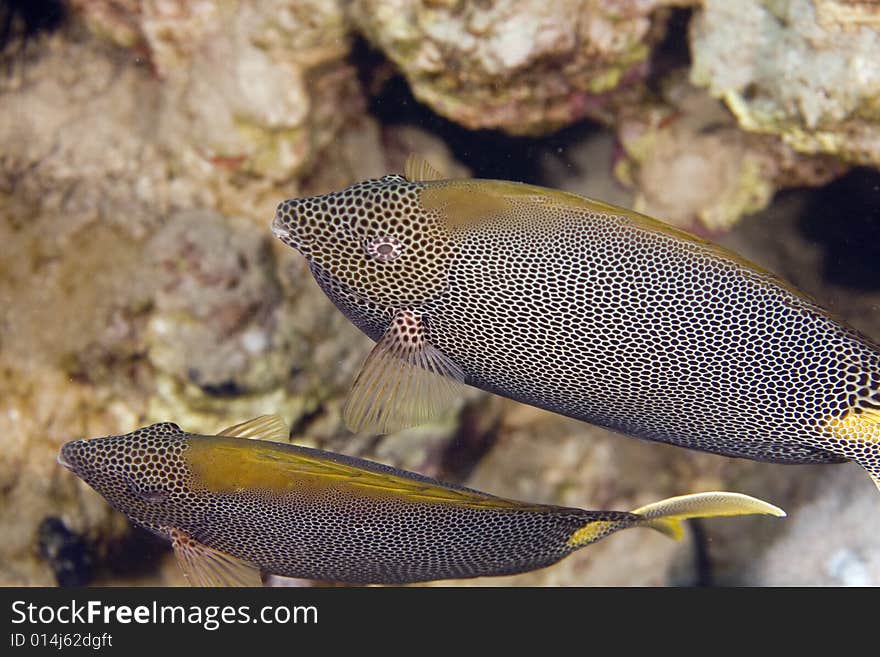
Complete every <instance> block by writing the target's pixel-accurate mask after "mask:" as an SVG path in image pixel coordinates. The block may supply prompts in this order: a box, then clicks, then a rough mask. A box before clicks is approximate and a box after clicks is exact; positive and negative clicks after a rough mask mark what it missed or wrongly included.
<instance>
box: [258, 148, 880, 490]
mask: <svg viewBox="0 0 880 657" xmlns="http://www.w3.org/2000/svg"><path fill="white" fill-rule="evenodd" d="M272 229H273V231H274V233H275V235H276V236H277V237H279V238H280V239H281V240H282V241H283V242H284V243H285V244H288V245H289V246H291V247H293V248H295V249H297V250H298V251H300V252H301V253H302V254H303V255H304V256H305V257H306V259H307V260H308V263H309V266H310V268H311V271H312V274H313V275H314V277H315V279H316V280H317V282H318V284H319V285H320V286H321V287H322V288H323V290H324V292H325V293H326V294H327V296H328V297H329V298H330V299H331V301H333V303H334V304H335V305H336V306H337V307H338V308H339V309H340V310H341V311H342V312H343V313H344V314H345V315H346V316H347V317H348V318H349V319H350V320H351V321H352V322H353V323H354V324H355V325H356V326H357V327H359V328H360V329H361V330H362V331H364V332H365V333H366V334H367V335H368V336H369V337H371V338H372V339H373V340H375V341H376V343H377V344H376V346H375V347H374V349H373V350H372V352H371V353H370V355H369V356H368V357H367V360H366V362H365V364H364V367H363V368H362V370H361V371H360V373H359V375H358V377H357V379H356V380H355V382H354V385H353V388H352V391H351V394H350V396H349V399H348V402H347V404H346V408H345V420H346V422H347V424H348V426H349V427H350V428H352V429H353V430H355V431H371V432H376V433H384V432H389V431H393V430H396V429H399V428H402V427H406V426H411V425H414V424H419V423H421V422H424V421H426V420H428V419H429V418H431V417H433V416H434V415H436V414H437V413H438V412H440V411H441V410H443V409H444V408H446V407H447V406H448V405H449V403H450V400H452V399H454V397H455V395H456V394H457V389H458V388H459V387H460V385H461V384H462V383H465V384H469V385H472V386H476V387H478V388H482V389H483V390H487V391H490V392H493V393H496V394H499V395H503V396H505V397H509V398H511V399H514V400H517V401H520V402H524V403H526V404H531V405H533V406H537V407H540V408H544V409H548V410H551V411H555V412H557V413H560V414H562V415H566V416H570V417H574V418H578V419H581V420H585V421H587V422H591V423H593V424H597V425H600V426H603V427H607V428H609V429H612V430H614V431H618V432H622V433H625V434H629V435H632V436H637V437H639V438H643V439H648V440H654V441H659V442H664V443H672V444H674V445H679V446H682V447H688V448H691V449H697V450H703V451H707V452H714V453H717V454H724V455H727V456H734V457H745V458H750V459H756V460H764V461H773V462H778V463H834V462H840V461H847V460H854V461H857V462H858V463H859V464H861V465H862V466H863V467H864V468H865V469H866V470H867V471H868V473H869V474H870V475H871V477H872V478H873V480H874V482H875V484H877V486H878V488H880V347H878V346H877V344H875V343H874V342H872V341H871V340H869V339H868V338H866V337H865V336H863V335H861V334H859V333H857V332H856V331H855V330H854V329H852V328H849V327H848V326H846V325H844V324H843V323H841V322H840V321H838V320H837V319H835V318H834V317H832V316H831V315H830V314H829V313H828V312H826V311H825V310H823V309H822V308H821V307H819V306H818V305H816V304H815V303H814V302H813V301H811V300H810V299H809V298H807V297H806V296H804V295H803V294H801V293H800V292H798V291H797V290H795V289H794V288H793V287H792V286H791V285H789V284H787V283H786V282H784V281H783V280H781V279H779V278H778V277H776V276H775V275H773V274H772V273H770V272H768V271H765V270H763V269H761V268H760V267H758V266H756V265H753V264H751V263H749V262H747V261H746V260H744V259H743V258H741V257H740V256H738V255H736V254H734V253H732V252H730V251H728V250H726V249H723V248H721V247H720V246H717V245H715V244H712V243H710V242H706V241H704V240H701V239H699V238H697V237H695V236H693V235H690V234H688V233H685V232H683V231H680V230H678V229H676V228H673V227H671V226H669V225H667V224H665V223H662V222H660V221H657V220H655V219H651V218H650V217H647V216H644V215H641V214H638V213H636V212H633V211H631V210H626V209H623V208H619V207H615V206H612V205H608V204H606V203H602V202H600V201H595V200H591V199H588V198H583V197H580V196H576V195H574V194H569V193H565V192H560V191H555V190H552V189H546V188H543V187H536V186H532V185H525V184H519V183H514V182H505V181H498V180H444V179H442V176H440V175H439V174H438V173H437V172H436V171H435V170H434V169H433V168H432V167H431V166H430V165H429V164H427V163H426V162H424V161H422V160H419V159H417V158H411V159H410V160H409V161H408V162H407V167H406V173H405V175H404V176H400V175H388V176H384V177H382V178H379V179H376V180H368V181H365V182H361V183H358V184H355V185H352V186H351V187H348V188H347V189H345V190H343V191H341V192H335V193H331V194H325V195H322V196H315V197H311V198H302V199H294V200H287V201H284V202H282V203H281V204H280V205H279V206H278V210H277V213H276V216H275V219H274V222H273V224H272Z"/></svg>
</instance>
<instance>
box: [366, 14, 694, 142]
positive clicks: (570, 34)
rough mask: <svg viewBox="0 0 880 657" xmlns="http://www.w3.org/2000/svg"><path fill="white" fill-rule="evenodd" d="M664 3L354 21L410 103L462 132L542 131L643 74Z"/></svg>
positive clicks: (590, 109) (596, 105) (582, 113)
mask: <svg viewBox="0 0 880 657" xmlns="http://www.w3.org/2000/svg"><path fill="white" fill-rule="evenodd" d="M669 4H683V3H681V2H678V3H672V2H664V1H663V0H656V1H655V0H648V1H642V2H636V1H631V0H623V1H620V2H610V1H608V0H569V1H566V2H545V1H544V0H527V1H524V2H512V1H510V0H503V1H499V2H490V3H470V2H465V3H462V2H436V1H432V0H422V1H419V2H410V1H409V0H355V2H353V3H352V4H351V15H352V18H353V20H354V21H355V23H356V24H357V25H358V27H359V28H360V29H361V30H362V31H363V32H364V34H365V35H366V36H367V38H368V39H369V40H370V41H371V42H372V43H373V44H374V45H375V46H376V47H378V48H379V49H381V50H382V51H383V52H384V53H385V54H386V55H387V56H388V58H389V59H391V60H392V61H393V62H394V63H395V64H396V65H397V66H398V67H399V68H400V70H401V71H402V72H403V74H404V75H405V76H406V78H407V80H408V81H409V83H410V86H411V87H412V89H413V93H414V94H415V96H416V98H418V99H420V100H421V101H422V102H424V103H426V104H427V105H429V106H430V107H431V108H432V109H434V110H435V111H436V112H438V113H440V114H442V115H444V116H446V117H448V118H450V119H452V120H453V121H456V122H457V123H460V124H461V125H463V126H466V127H468V128H500V129H503V130H505V131H507V132H509V133H511V134H541V133H546V132H550V131H552V130H555V129H557V128H559V127H561V126H564V125H568V124H569V123H572V122H574V121H577V120H578V119H581V118H583V117H586V116H600V115H601V114H602V108H603V106H604V105H605V104H607V102H608V97H609V95H611V94H612V93H613V92H614V91H615V90H617V89H618V88H621V87H625V86H626V85H627V84H631V83H632V82H634V81H636V80H639V79H641V78H643V77H644V75H645V73H646V71H647V67H646V66H645V62H646V59H647V57H648V55H649V53H650V51H651V47H652V46H653V45H654V44H655V43H656V42H657V41H659V39H660V38H661V37H662V35H663V32H664V27H665V22H666V20H665V19H666V12H665V11H663V10H660V11H656V10H657V9H658V8H659V7H662V6H663V5H669Z"/></svg>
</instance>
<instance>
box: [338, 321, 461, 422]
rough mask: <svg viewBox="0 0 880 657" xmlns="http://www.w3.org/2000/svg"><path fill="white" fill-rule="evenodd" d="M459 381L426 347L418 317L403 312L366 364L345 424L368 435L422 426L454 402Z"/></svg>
mask: <svg viewBox="0 0 880 657" xmlns="http://www.w3.org/2000/svg"><path fill="white" fill-rule="evenodd" d="M463 381H464V375H463V373H462V371H461V369H460V368H459V367H458V365H456V364H455V363H454V362H452V361H451V360H450V359H449V358H447V357H446V356H445V355H443V354H442V353H441V352H440V351H438V350H437V349H436V348H435V347H434V346H433V345H432V344H431V343H430V342H429V341H428V338H427V335H426V329H425V326H424V324H423V322H422V319H421V318H420V316H419V315H418V314H417V313H415V312H412V311H402V312H400V313H398V314H397V315H396V316H395V318H394V319H393V320H392V322H391V326H390V327H389V329H388V330H387V331H386V332H385V335H383V336H382V339H381V340H379V342H378V343H376V346H375V347H373V350H372V351H371V352H370V355H369V356H368V357H367V360H366V361H365V362H364V365H363V367H362V368H361V371H360V373H359V374H358V376H357V379H355V382H354V385H353V386H352V389H351V393H350V394H349V396H348V401H347V402H346V404H345V408H344V409H343V419H344V420H345V424H346V425H347V426H348V428H349V429H351V430H352V431H355V432H369V433H391V432H393V431H397V430H399V429H404V428H406V427H411V426H416V425H419V424H423V423H425V422H428V421H430V420H431V419H433V418H435V417H436V416H437V415H439V414H440V413H442V412H443V410H445V409H446V408H448V407H449V406H450V405H451V404H452V403H453V402H454V401H455V399H456V397H457V396H458V394H459V391H460V387H461V385H462V384H463Z"/></svg>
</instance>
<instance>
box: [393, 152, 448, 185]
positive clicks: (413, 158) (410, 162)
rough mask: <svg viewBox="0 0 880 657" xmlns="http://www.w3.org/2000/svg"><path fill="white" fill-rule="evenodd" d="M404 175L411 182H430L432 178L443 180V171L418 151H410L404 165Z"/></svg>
mask: <svg viewBox="0 0 880 657" xmlns="http://www.w3.org/2000/svg"><path fill="white" fill-rule="evenodd" d="M403 175H404V177H405V178H406V179H407V180H409V181H410V182H429V181H431V180H443V179H444V176H443V174H442V173H440V172H439V171H437V169H435V168H434V167H433V166H431V163H430V162H428V160H426V159H425V158H424V157H422V156H421V155H419V154H418V153H410V154H409V155H407V157H406V164H404V165H403Z"/></svg>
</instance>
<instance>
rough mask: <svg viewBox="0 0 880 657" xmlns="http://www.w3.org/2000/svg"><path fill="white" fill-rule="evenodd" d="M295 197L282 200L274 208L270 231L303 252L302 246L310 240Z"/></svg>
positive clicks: (288, 244) (305, 245)
mask: <svg viewBox="0 0 880 657" xmlns="http://www.w3.org/2000/svg"><path fill="white" fill-rule="evenodd" d="M297 206H298V202H297V201H296V200H295V199H290V200H287V201H282V202H281V203H279V204H278V209H277V210H275V218H274V219H273V220H272V233H273V234H274V235H275V237H277V238H278V239H280V240H281V241H282V242H284V243H285V244H287V246H290V247H292V248H294V249H296V250H297V251H300V252H303V249H304V247H307V246H308V244H309V243H310V242H311V241H312V238H311V237H309V236H308V235H307V233H306V230H305V228H306V222H304V221H302V220H301V218H300V216H299V210H298V208H297Z"/></svg>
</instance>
